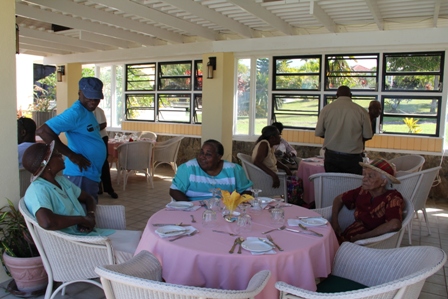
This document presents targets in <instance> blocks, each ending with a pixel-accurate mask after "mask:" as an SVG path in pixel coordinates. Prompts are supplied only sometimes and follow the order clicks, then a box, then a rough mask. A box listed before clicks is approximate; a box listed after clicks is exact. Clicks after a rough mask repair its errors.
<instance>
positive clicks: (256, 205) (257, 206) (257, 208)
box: [250, 189, 263, 214]
mask: <svg viewBox="0 0 448 299" xmlns="http://www.w3.org/2000/svg"><path fill="white" fill-rule="evenodd" d="M250 191H251V192H252V194H253V197H254V199H253V200H252V212H253V213H254V214H260V213H261V211H262V210H263V208H262V207H261V200H260V198H259V197H258V193H260V192H261V189H251V190H250Z"/></svg>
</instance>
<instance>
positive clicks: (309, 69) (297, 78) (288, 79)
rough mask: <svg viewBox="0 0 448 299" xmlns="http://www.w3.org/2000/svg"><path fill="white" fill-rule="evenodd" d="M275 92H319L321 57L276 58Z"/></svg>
mask: <svg viewBox="0 0 448 299" xmlns="http://www.w3.org/2000/svg"><path fill="white" fill-rule="evenodd" d="M274 65H275V70H274V71H275V74H274V83H275V84H274V90H319V89H320V56H315V57H311V56H302V57H274Z"/></svg>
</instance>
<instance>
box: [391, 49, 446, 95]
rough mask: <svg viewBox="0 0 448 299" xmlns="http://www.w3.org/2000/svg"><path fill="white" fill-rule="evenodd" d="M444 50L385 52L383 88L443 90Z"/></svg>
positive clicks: (396, 89) (393, 89) (426, 90)
mask: <svg viewBox="0 0 448 299" xmlns="http://www.w3.org/2000/svg"><path fill="white" fill-rule="evenodd" d="M443 61H444V52H425V53H392V54H384V79H383V81H384V82H383V90H391V91H425V92H431V91H435V92H439V91H441V90H442V84H441V82H442V81H443V77H442V76H443V63H444V62H443Z"/></svg>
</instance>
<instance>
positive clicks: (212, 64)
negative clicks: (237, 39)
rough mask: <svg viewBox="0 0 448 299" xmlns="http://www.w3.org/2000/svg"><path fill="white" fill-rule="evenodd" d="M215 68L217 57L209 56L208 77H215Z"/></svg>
mask: <svg viewBox="0 0 448 299" xmlns="http://www.w3.org/2000/svg"><path fill="white" fill-rule="evenodd" d="M214 70H216V57H209V58H208V62H207V79H213V71H214Z"/></svg>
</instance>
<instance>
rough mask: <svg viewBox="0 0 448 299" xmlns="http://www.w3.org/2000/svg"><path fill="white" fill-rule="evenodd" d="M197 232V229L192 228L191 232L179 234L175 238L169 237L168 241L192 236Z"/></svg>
mask: <svg viewBox="0 0 448 299" xmlns="http://www.w3.org/2000/svg"><path fill="white" fill-rule="evenodd" d="M197 232H198V231H197V230H194V231H192V232H191V233H188V234H184V235H180V236H179V237H176V238H174V239H171V240H170V242H173V241H176V240H178V239H180V238H183V237H191V236H194V235H195V234H196V233H197Z"/></svg>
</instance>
